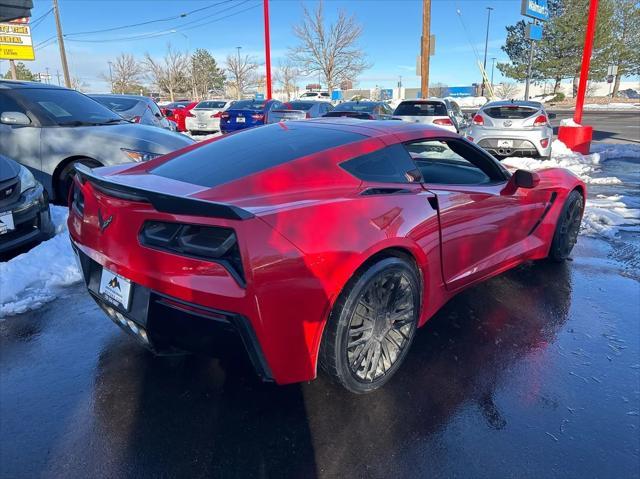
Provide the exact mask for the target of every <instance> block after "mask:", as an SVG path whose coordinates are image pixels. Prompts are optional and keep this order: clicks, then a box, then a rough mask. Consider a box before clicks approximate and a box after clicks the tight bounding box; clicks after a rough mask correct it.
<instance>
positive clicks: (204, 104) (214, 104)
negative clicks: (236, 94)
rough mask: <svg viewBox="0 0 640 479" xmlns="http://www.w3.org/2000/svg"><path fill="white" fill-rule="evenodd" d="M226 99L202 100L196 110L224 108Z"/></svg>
mask: <svg viewBox="0 0 640 479" xmlns="http://www.w3.org/2000/svg"><path fill="white" fill-rule="evenodd" d="M226 104H227V102H226V101H201V102H200V103H198V104H197V105H196V107H195V110H207V109H213V108H224V106H225V105H226Z"/></svg>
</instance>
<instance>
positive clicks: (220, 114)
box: [211, 111, 229, 118]
mask: <svg viewBox="0 0 640 479" xmlns="http://www.w3.org/2000/svg"><path fill="white" fill-rule="evenodd" d="M221 116H222V112H219V111H218V112H216V113H214V114H213V115H211V118H220V117H221ZM227 116H229V115H227Z"/></svg>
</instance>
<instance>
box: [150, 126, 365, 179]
mask: <svg viewBox="0 0 640 479" xmlns="http://www.w3.org/2000/svg"><path fill="white" fill-rule="evenodd" d="M365 138H366V137H364V136H362V135H359V134H357V133H352V132H349V131H342V130H337V129H329V128H312V127H308V126H306V127H305V126H301V125H298V126H291V127H288V128H282V127H281V126H280V125H275V124H274V125H268V126H261V127H260V128H253V129H250V130H246V131H244V132H242V133H238V134H235V135H229V136H227V137H223V138H221V139H219V140H216V141H213V142H212V143H209V144H207V145H203V146H201V147H198V148H195V149H193V150H191V151H187V152H185V153H183V154H181V155H179V156H177V157H175V158H172V159H171V160H169V161H166V162H165V163H163V164H162V165H160V166H158V167H157V168H155V169H153V170H152V171H151V172H152V173H153V174H154V175H159V176H164V177H165V178H171V179H174V180H178V181H184V182H186V183H191V184H194V185H200V186H206V187H214V186H217V185H221V184H223V183H227V182H229V181H233V180H237V179H240V178H244V177H246V176H249V175H252V174H254V173H257V172H259V171H263V170H266V169H267V168H271V167H274V166H277V165H281V164H283V163H286V162H289V161H292V160H295V159H297V158H302V157H303V156H307V155H311V154H313V153H318V152H320V151H324V150H327V149H330V148H334V147H336V146H340V145H345V144H347V143H353V142H355V141H359V140H363V139H365Z"/></svg>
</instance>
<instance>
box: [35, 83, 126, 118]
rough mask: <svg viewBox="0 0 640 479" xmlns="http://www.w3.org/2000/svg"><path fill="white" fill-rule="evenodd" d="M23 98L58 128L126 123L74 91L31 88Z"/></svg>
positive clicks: (105, 108) (103, 107) (116, 115)
mask: <svg viewBox="0 0 640 479" xmlns="http://www.w3.org/2000/svg"><path fill="white" fill-rule="evenodd" d="M25 96H26V97H27V98H28V99H29V101H31V102H32V103H34V104H35V105H37V106H38V107H40V108H41V109H42V110H43V111H44V113H45V114H46V115H47V116H48V117H49V118H50V119H51V120H53V121H54V122H55V123H57V124H58V125H60V126H88V125H108V124H111V123H120V122H124V121H126V120H125V119H124V118H122V117H121V116H120V115H118V114H116V113H114V112H113V111H111V110H109V109H108V108H107V107H105V106H104V105H102V104H100V103H98V102H97V101H95V100H92V99H91V98H89V97H88V96H85V95H83V94H82V93H78V92H77V91H75V90H63V89H53V88H52V89H48V88H33V89H29V90H28V92H27V93H26V94H25Z"/></svg>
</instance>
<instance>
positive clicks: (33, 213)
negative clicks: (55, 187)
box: [0, 185, 54, 253]
mask: <svg viewBox="0 0 640 479" xmlns="http://www.w3.org/2000/svg"><path fill="white" fill-rule="evenodd" d="M0 211H1V212H3V213H4V212H5V211H11V212H12V213H13V223H14V226H15V229H14V230H12V231H9V232H7V233H5V234H3V235H0V253H6V252H8V251H11V250H13V249H15V248H18V247H20V246H24V245H27V244H30V243H34V242H37V241H43V240H46V239H49V238H51V237H52V236H53V234H54V226H53V223H52V222H51V215H50V213H49V199H48V197H47V193H46V192H45V191H44V189H43V187H42V186H41V185H38V186H36V187H35V188H33V190H32V191H27V192H25V193H24V194H22V196H20V198H19V199H18V201H17V202H15V203H12V204H10V205H7V206H2V207H0Z"/></svg>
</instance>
